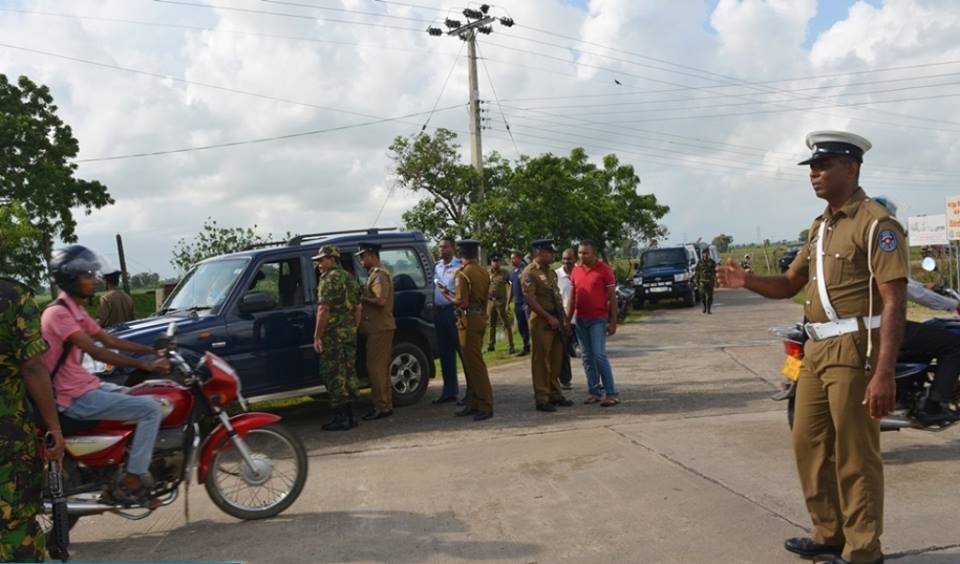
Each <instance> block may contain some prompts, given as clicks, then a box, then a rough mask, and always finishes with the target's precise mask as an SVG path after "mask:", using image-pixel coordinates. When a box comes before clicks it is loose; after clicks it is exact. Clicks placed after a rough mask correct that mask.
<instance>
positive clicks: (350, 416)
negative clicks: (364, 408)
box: [347, 400, 360, 429]
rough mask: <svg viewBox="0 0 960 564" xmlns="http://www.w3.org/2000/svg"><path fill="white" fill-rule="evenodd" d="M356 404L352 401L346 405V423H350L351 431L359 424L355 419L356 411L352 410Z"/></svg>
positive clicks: (358, 420) (357, 419)
mask: <svg viewBox="0 0 960 564" xmlns="http://www.w3.org/2000/svg"><path fill="white" fill-rule="evenodd" d="M356 403H357V402H356V401H354V400H350V402H349V403H347V421H348V422H349V423H350V428H351V429H352V428H354V427H356V426H357V425H359V424H360V418H359V417H357V414H356V409H354V408H355V404H356Z"/></svg>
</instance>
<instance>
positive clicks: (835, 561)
mask: <svg viewBox="0 0 960 564" xmlns="http://www.w3.org/2000/svg"><path fill="white" fill-rule="evenodd" d="M820 563H821V564H852V563H851V562H850V561H849V560H844V559H843V558H841V557H840V556H834V557H833V558H831V559H830V560H821V561H820ZM867 564H883V557H882V556H881V557H880V558H877V559H876V560H871V561H870V562H867Z"/></svg>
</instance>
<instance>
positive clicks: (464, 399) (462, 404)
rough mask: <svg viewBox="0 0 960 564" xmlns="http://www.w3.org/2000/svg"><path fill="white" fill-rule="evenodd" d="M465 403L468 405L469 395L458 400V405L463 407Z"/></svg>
mask: <svg viewBox="0 0 960 564" xmlns="http://www.w3.org/2000/svg"><path fill="white" fill-rule="evenodd" d="M465 405H467V396H463V397H462V398H460V399H458V400H457V407H463V406H465Z"/></svg>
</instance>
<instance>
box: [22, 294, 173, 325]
mask: <svg viewBox="0 0 960 564" xmlns="http://www.w3.org/2000/svg"><path fill="white" fill-rule="evenodd" d="M104 294H106V292H97V293H96V295H94V296H93V297H92V298H90V299H89V300H88V301H87V303H86V304H84V307H85V308H86V310H87V312H88V313H90V315H91V316H93V317H96V316H97V308H98V307H100V298H101V297H103V295H104ZM155 296H156V290H155V289H153V288H143V289H139V290H133V291H132V292H131V294H130V297H132V298H133V311H134V313H135V314H136V319H141V318H144V317H149V316H151V315H153V314H154V313H155V312H156V311H157V304H156V297H155ZM36 300H37V304H38V305H39V306H40V307H44V306H46V305H47V304H48V303H50V302H52V301H53V298H51V297H50V294H43V295H40V296H36Z"/></svg>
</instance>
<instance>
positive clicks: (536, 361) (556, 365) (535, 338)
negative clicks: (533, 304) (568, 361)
mask: <svg viewBox="0 0 960 564" xmlns="http://www.w3.org/2000/svg"><path fill="white" fill-rule="evenodd" d="M530 344H531V347H532V353H533V354H532V355H531V357H530V371H531V373H532V376H533V397H534V400H535V401H536V402H537V404H541V403H547V402H550V401H552V400H558V399H560V398H562V397H563V392H561V390H560V370H561V369H562V368H563V337H562V335H560V332H559V331H555V330H553V329H551V328H550V325H549V324H548V323H547V322H546V321H543V320H542V319H540V318H539V317H537V318H534V319H531V320H530Z"/></svg>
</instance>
